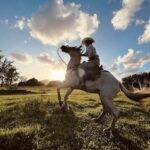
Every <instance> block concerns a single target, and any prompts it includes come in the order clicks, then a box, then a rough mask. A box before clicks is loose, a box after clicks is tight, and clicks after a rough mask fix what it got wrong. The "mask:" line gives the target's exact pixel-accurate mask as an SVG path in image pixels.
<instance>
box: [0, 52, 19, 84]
mask: <svg viewBox="0 0 150 150" xmlns="http://www.w3.org/2000/svg"><path fill="white" fill-rule="evenodd" d="M0 52H1V51H0ZM18 78H19V73H18V72H17V69H16V67H15V66H14V65H13V62H12V61H9V60H8V59H7V58H5V57H4V56H3V55H2V54H0V84H1V86H3V85H4V84H6V85H9V86H10V85H12V83H13V82H15V81H17V80H18Z"/></svg>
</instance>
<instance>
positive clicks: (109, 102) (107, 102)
mask: <svg viewBox="0 0 150 150" xmlns="http://www.w3.org/2000/svg"><path fill="white" fill-rule="evenodd" d="M101 101H102V103H103V105H104V109H105V111H106V112H108V113H109V114H111V115H113V117H114V118H113V121H112V124H111V126H110V127H109V128H108V129H106V130H110V129H111V130H114V128H115V124H116V122H117V120H118V117H119V110H117V108H116V107H115V106H114V105H113V99H112V98H108V97H104V96H103V97H102V98H101Z"/></svg>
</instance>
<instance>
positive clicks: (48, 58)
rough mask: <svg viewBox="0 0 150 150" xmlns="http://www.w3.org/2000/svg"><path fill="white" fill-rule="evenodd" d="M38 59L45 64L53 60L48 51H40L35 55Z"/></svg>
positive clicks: (51, 62)
mask: <svg viewBox="0 0 150 150" xmlns="http://www.w3.org/2000/svg"><path fill="white" fill-rule="evenodd" d="M37 59H38V61H39V62H41V63H45V64H53V63H54V62H55V61H54V59H53V58H52V57H51V56H50V55H49V54H48V53H42V54H40V55H39V56H38V57H37Z"/></svg>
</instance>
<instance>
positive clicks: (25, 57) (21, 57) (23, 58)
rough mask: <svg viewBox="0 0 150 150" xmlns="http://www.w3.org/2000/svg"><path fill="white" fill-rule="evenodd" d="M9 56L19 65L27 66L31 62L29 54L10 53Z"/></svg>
mask: <svg viewBox="0 0 150 150" xmlns="http://www.w3.org/2000/svg"><path fill="white" fill-rule="evenodd" d="M10 56H11V58H12V59H13V60H15V61H18V62H20V63H26V64H28V63H31V62H32V56H31V55H29V54H20V53H11V54H10Z"/></svg>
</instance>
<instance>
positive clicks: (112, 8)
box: [0, 0, 150, 80]
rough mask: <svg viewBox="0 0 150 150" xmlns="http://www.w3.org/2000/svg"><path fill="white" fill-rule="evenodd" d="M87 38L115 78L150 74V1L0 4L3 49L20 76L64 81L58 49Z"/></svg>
mask: <svg viewBox="0 0 150 150" xmlns="http://www.w3.org/2000/svg"><path fill="white" fill-rule="evenodd" d="M86 36H92V37H93V38H94V39H95V41H96V42H95V44H94V46H95V47H96V50H97V52H98V54H99V56H100V59H101V63H102V64H103V65H104V67H105V69H107V70H109V71H111V72H113V73H114V74H115V75H116V76H117V77H119V78H121V77H123V76H126V75H129V74H133V73H140V72H144V71H150V0H64V1H63V0H1V1H0V49H1V50H3V53H4V54H5V55H6V56H7V57H8V59H11V60H13V61H14V62H15V64H16V66H17V68H18V70H19V72H20V74H21V75H22V76H26V77H28V78H31V77H36V78H37V79H39V80H43V79H49V80H53V79H57V78H58V79H61V78H62V76H63V74H64V72H65V65H63V64H62V62H61V61H60V59H59V57H58V56H57V48H58V47H59V46H60V45H62V44H69V45H74V46H75V45H77V46H78V45H80V42H81V39H82V38H83V37H86ZM61 56H62V57H63V58H64V59H65V61H66V62H67V61H68V60H69V57H68V56H67V55H66V54H63V53H61Z"/></svg>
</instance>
